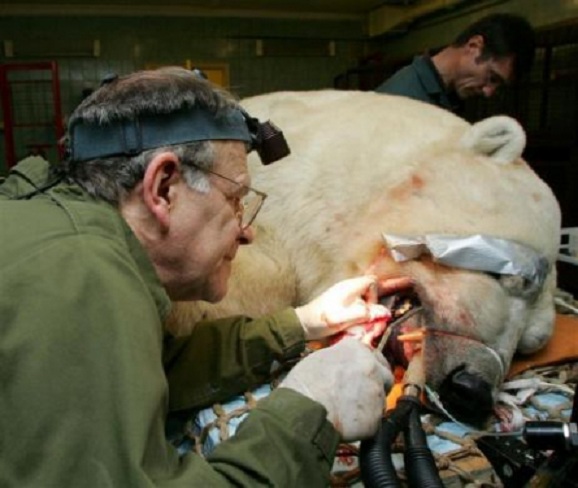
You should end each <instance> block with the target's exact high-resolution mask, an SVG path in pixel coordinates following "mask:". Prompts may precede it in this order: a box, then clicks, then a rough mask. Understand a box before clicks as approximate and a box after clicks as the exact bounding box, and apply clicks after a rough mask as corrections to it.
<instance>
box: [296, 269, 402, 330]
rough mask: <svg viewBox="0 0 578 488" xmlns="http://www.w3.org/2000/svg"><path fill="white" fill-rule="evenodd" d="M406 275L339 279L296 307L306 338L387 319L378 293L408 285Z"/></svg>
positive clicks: (387, 292) (385, 309)
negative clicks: (404, 276)
mask: <svg viewBox="0 0 578 488" xmlns="http://www.w3.org/2000/svg"><path fill="white" fill-rule="evenodd" d="M410 285H411V280H410V279H409V278H395V279H390V280H386V281H383V282H378V281H377V278H376V277H375V276H372V275H368V276H361V277H358V278H351V279H348V280H344V281H340V282H339V283H337V284H335V285H333V286H332V287H331V288H329V289H328V290H326V291H325V292H324V293H322V294H321V295H319V296H318V297H317V298H315V299H313V300H312V301H310V302H309V303H307V304H305V305H303V306H301V307H298V308H296V309H295V312H296V313H297V316H298V317H299V320H300V321H301V326H302V327H303V330H304V331H305V339H307V340H314V339H321V338H323V337H328V336H330V335H333V334H336V333H337V332H340V331H342V330H343V329H346V328H347V327H350V326H352V325H355V324H361V323H365V322H369V321H374V320H378V319H384V320H388V319H389V318H390V312H389V310H388V309H387V308H386V307H384V306H383V305H380V304H378V303H377V299H378V295H379V294H389V293H393V292H394V291H397V290H398V289H402V288H408V287H409V286H410Z"/></svg>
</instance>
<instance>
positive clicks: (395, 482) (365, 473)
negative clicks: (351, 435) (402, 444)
mask: <svg viewBox="0 0 578 488" xmlns="http://www.w3.org/2000/svg"><path fill="white" fill-rule="evenodd" d="M408 406H409V404H408V403H407V402H400V401H398V403H397V406H396V407H395V409H394V410H390V411H389V412H387V413H386V414H385V416H384V417H383V419H382V420H381V424H380V426H379V429H378V431H377V434H376V435H375V437H373V438H371V439H367V440H364V441H361V445H360V447H359V468H360V471H361V480H362V482H363V485H364V486H365V487H367V488H401V483H400V481H399V478H398V477H397V471H396V469H395V466H394V465H393V461H392V459H391V454H392V453H391V446H392V444H393V443H394V442H395V439H396V438H397V436H398V434H399V433H400V432H401V430H402V429H403V427H404V425H405V424H406V422H407V417H408V415H409V412H410V410H411V408H408Z"/></svg>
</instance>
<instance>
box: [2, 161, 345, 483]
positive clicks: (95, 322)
mask: <svg viewBox="0 0 578 488" xmlns="http://www.w3.org/2000/svg"><path fill="white" fill-rule="evenodd" d="M47 174H48V165H47V163H46V162H44V161H42V160H39V159H37V158H33V159H28V160H25V161H23V162H22V163H20V164H19V165H18V166H16V168H14V170H13V171H12V172H11V174H10V175H9V177H8V179H7V180H6V181H5V182H4V183H3V184H2V186H0V233H1V238H0V324H1V327H0V385H1V386H0V388H1V393H0V453H1V454H0V486H2V487H19V488H20V487H27V486H31V487H39V488H47V487H57V488H63V487H83V488H85V487H92V486H94V487H112V486H114V487H122V488H130V487H152V486H159V487H161V486H162V487H184V486H187V487H193V486H199V487H212V486H215V487H218V486H231V485H234V486H251V487H253V486H287V487H289V486H326V485H327V482H328V476H329V471H330V467H331V464H332V461H333V455H334V452H335V448H336V445H337V433H336V432H335V430H334V429H333V427H332V426H331V425H330V424H329V423H328V422H327V421H326V420H325V414H326V412H325V410H324V409H323V407H322V406H321V405H319V404H318V403H316V402H313V401H311V400H309V399H307V398H305V397H304V396H302V395H300V394H298V393H296V392H293V391H291V390H287V389H283V388H281V389H277V390H275V391H274V392H273V393H272V394H271V395H270V396H269V397H268V398H266V399H264V400H263V401H261V402H260V403H259V405H258V407H257V408H256V409H254V410H253V411H252V413H251V414H250V415H249V416H248V418H247V419H246V421H245V422H243V424H242V425H241V426H240V427H239V429H238V431H237V434H236V435H235V436H234V437H233V438H232V439H231V440H229V441H226V442H223V443H222V444H220V445H219V446H218V447H217V448H216V449H215V450H214V451H213V453H212V454H211V456H210V458H208V459H207V460H205V459H203V458H201V457H200V456H197V455H195V454H192V453H191V454H188V455H186V456H184V457H179V456H178V455H177V453H176V451H175V450H174V449H173V448H172V447H171V446H170V445H169V444H168V443H167V442H166V440H165V418H166V414H167V412H168V410H169V409H189V408H197V407H202V406H205V405H208V404H211V403H212V402H214V401H218V400H222V399H224V398H227V397H228V396H230V395H232V394H236V393H239V392H240V391H243V390H245V389H247V388H249V387H252V386H254V385H255V384H257V383H259V382H263V381H265V380H266V378H267V373H268V372H269V370H270V366H271V363H272V362H273V360H280V359H284V358H289V357H294V356H296V355H297V354H299V352H300V351H301V350H302V349H303V345H304V338H303V333H302V331H301V327H300V326H299V324H298V320H297V318H296V316H295V313H294V312H293V311H292V310H285V311H282V312H281V313H279V314H276V315H273V316H271V317H268V318H263V319H259V320H250V319H248V318H244V317H236V318H231V319H227V320H220V321H217V322H213V323H210V322H207V323H201V324H198V325H197V327H195V329H194V331H193V333H192V335H191V336H190V337H188V338H183V339H171V338H170V337H165V336H164V331H163V327H162V323H163V321H164V319H165V317H166V315H167V313H168V312H169V309H170V305H171V304H170V301H169V299H168V297H167V295H166V293H165V291H164V289H163V288H162V286H161V284H160V282H159V280H158V278H157V276H156V274H155V271H154V269H153V267H152V265H151V263H150V261H149V259H148V257H147V256H146V254H145V252H144V249H143V248H142V247H141V245H140V243H139V242H138V240H137V239H136V238H135V236H134V235H133V233H132V232H131V230H130V228H129V227H128V226H127V225H126V224H125V222H124V220H123V219H122V218H121V216H120V214H119V213H118V212H117V211H116V210H115V209H113V208H112V207H111V206H109V205H108V204H105V203H102V202H95V201H93V200H91V199H90V198H89V197H88V196H87V195H85V194H84V193H83V192H82V191H81V190H80V189H79V188H78V187H75V186H70V185H64V184H62V183H60V184H58V185H56V186H54V187H53V188H50V189H48V190H45V191H43V192H40V193H38V194H36V195H29V196H28V197H25V198H24V197H23V196H24V195H25V194H27V193H29V192H31V191H33V190H34V187H33V186H32V185H31V183H30V182H33V184H34V186H37V187H41V186H42V185H45V183H46V181H47ZM18 197H20V198H18Z"/></svg>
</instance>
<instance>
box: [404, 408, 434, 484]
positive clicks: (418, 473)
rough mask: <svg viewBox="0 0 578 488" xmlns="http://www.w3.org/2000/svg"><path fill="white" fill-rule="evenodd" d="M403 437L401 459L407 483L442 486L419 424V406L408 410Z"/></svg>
mask: <svg viewBox="0 0 578 488" xmlns="http://www.w3.org/2000/svg"><path fill="white" fill-rule="evenodd" d="M403 438H404V440H405V451H404V453H403V459H404V464H405V473H406V476H407V481H408V485H409V486H410V487H415V488H443V486H444V484H443V482H442V480H441V478H440V475H439V472H438V468H437V466H436V462H435V459H434V457H433V454H432V452H431V450H430V448H429V446H428V445H427V439H426V435H425V432H424V431H423V427H422V425H421V419H420V416H419V407H416V408H413V409H412V410H411V411H410V413H409V417H408V420H407V425H406V427H405V429H404V432H403Z"/></svg>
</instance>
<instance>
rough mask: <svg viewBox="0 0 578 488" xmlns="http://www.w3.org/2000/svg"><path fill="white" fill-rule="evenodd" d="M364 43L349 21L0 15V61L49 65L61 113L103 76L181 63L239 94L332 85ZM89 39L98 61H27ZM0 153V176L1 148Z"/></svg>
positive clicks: (65, 55) (66, 56)
mask: <svg viewBox="0 0 578 488" xmlns="http://www.w3.org/2000/svg"><path fill="white" fill-rule="evenodd" d="M257 39H264V42H265V43H267V42H268V41H269V40H273V42H277V46H279V44H278V43H279V42H280V40H281V43H282V46H281V48H282V49H281V52H279V50H278V52H277V53H276V54H271V55H262V56H259V55H258V53H257V50H256V41H257ZM364 39H365V24H364V22H362V21H354V20H329V21H322V20H276V19H230V18H208V17H204V18H195V17H181V18H174V17H160V18H156V17H140V18H139V17H34V16H30V17H4V18H0V40H1V41H7V40H8V41H11V43H12V46H13V56H12V57H6V56H5V54H6V53H5V50H4V49H2V50H1V51H2V52H1V54H0V62H2V63H22V62H32V61H37V60H41V61H47V60H56V61H57V62H58V67H59V73H60V85H61V97H62V110H63V113H64V115H65V116H66V115H67V114H69V113H70V111H71V110H72V109H73V108H74V107H75V105H76V104H77V103H78V102H79V101H80V100H81V99H82V93H83V90H86V89H93V88H95V87H97V86H98V85H99V83H100V80H101V79H102V78H103V77H104V76H105V75H107V74H108V73H111V72H115V73H118V74H124V73H128V72H131V71H134V70H137V69H142V68H144V67H146V66H147V65H148V66H150V65H166V64H179V65H184V63H185V62H186V61H187V60H191V61H192V62H193V63H195V62H197V63H198V62H206V63H210V62H213V63H226V64H228V65H229V73H230V89H231V91H233V92H234V93H235V94H236V95H238V96H239V97H247V96H251V95H255V94H260V93H266V92H271V91H279V90H311V89H320V88H328V87H332V86H333V78H334V77H335V76H336V75H338V74H339V73H341V72H343V71H344V70H346V69H347V68H349V67H350V66H352V65H354V64H355V63H356V62H357V59H358V58H359V57H360V56H361V55H362V54H363V48H364ZM92 40H98V41H99V44H100V54H99V55H98V56H97V57H95V56H91V55H85V56H71V55H70V53H69V52H68V51H69V50H68V49H67V48H66V47H64V48H61V51H62V52H60V53H58V52H55V53H46V54H44V55H43V56H41V57H40V56H34V53H35V52H42V51H47V49H46V46H47V45H60V46H63V45H64V46H79V45H90V43H91V41H92ZM323 40H326V41H327V42H329V41H334V50H333V52H331V53H330V52H328V51H322V50H320V49H319V46H320V45H321V44H323ZM0 47H2V46H1V45H0ZM19 53H29V54H27V55H26V56H23V55H22V54H19ZM30 53H32V54H30ZM0 145H3V138H2V142H1V143H0ZM0 151H1V152H0V172H1V171H2V165H3V160H4V149H3V147H0ZM19 156H22V157H24V156H25V154H19Z"/></svg>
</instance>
